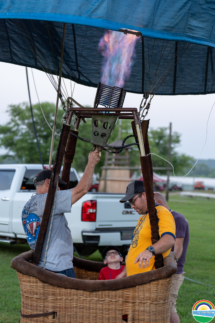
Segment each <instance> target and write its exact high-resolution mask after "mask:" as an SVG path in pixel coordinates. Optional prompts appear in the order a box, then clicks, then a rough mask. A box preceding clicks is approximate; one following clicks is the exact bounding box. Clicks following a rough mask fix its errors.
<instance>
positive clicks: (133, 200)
mask: <svg viewBox="0 0 215 323" xmlns="http://www.w3.org/2000/svg"><path fill="white" fill-rule="evenodd" d="M141 195H142V194H139V195H138V196H136V197H135V198H134V199H132V200H130V201H128V202H129V203H130V205H134V204H135V201H136V200H137V199H138V197H141Z"/></svg>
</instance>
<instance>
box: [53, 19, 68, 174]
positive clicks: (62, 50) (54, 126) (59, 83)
mask: <svg viewBox="0 0 215 323" xmlns="http://www.w3.org/2000/svg"><path fill="white" fill-rule="evenodd" d="M65 31H66V24H64V25H63V39H62V45H61V59H60V71H59V80H58V90H57V100H56V108H55V117H54V125H53V131H52V141H51V148H50V155H49V169H51V164H52V153H53V148H54V135H55V129H56V121H57V111H58V103H59V93H60V87H61V76H62V66H63V52H64V41H65Z"/></svg>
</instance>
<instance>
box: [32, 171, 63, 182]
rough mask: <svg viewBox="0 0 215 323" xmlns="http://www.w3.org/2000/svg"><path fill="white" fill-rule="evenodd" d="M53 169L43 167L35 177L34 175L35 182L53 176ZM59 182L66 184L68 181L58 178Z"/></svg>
mask: <svg viewBox="0 0 215 323" xmlns="http://www.w3.org/2000/svg"><path fill="white" fill-rule="evenodd" d="M51 174H52V171H51V169H43V170H41V171H40V172H39V173H38V174H37V175H36V176H35V177H34V183H37V182H40V181H44V180H45V179H47V178H49V179H50V178H51ZM58 183H59V184H62V185H66V184H67V183H66V182H64V181H62V179H60V177H59V179H58Z"/></svg>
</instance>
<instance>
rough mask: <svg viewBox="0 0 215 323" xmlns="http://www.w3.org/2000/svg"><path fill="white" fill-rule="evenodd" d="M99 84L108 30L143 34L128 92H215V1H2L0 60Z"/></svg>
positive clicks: (85, 82) (0, 3)
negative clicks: (102, 42) (101, 43)
mask: <svg viewBox="0 0 215 323" xmlns="http://www.w3.org/2000/svg"><path fill="white" fill-rule="evenodd" d="M64 23H66V35H65V49H64V60H63V76H64V77H65V78H68V79H71V80H74V81H76V82H78V83H80V84H84V85H87V86H93V87H97V85H98V82H99V81H100V77H101V62H102V55H101V53H100V51H99V50H98V43H99V40H100V39H101V38H102V37H103V35H104V33H105V32H106V30H107V29H109V30H115V31H118V30H119V29H122V28H124V29H131V30H135V31H139V32H140V33H141V34H142V37H139V40H138V42H137V44H136V57H135V61H134V65H133V67H132V71H131V75H130V78H129V79H128V80H127V81H126V82H125V86H124V89H125V90H127V91H130V92H134V93H145V92H148V93H154V94H159V95H175V94H207V93H214V92H215V74H214V73H215V52H214V47H215V2H214V1H213V0H198V1H197V0H196V1H195V0H180V1H173V0H150V1H149V0H138V1H137V0H124V1H122V0H88V1H86V0H79V1H77V0H76V1H74V0H69V1H68V0H61V1H59V0H58V1H57V0H55V1H53V0H49V1H47V0H46V1H44V0H43V1H42V0H37V1H35V0H31V1H27V0H23V1H18V0H8V1H3V0H1V1H0V61H2V62H8V63H13V64H18V65H23V66H29V67H33V68H37V69H40V70H43V71H45V72H47V73H52V74H56V75H58V74H59V62H60V56H61V42H62V35H63V25H64Z"/></svg>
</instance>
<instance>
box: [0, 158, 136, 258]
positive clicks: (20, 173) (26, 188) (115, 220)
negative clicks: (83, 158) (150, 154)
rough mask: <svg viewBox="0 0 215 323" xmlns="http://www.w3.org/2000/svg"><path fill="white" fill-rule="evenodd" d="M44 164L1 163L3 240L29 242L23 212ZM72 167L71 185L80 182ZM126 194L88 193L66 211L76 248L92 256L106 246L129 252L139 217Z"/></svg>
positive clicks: (0, 231)
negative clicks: (127, 200) (37, 175)
mask: <svg viewBox="0 0 215 323" xmlns="http://www.w3.org/2000/svg"><path fill="white" fill-rule="evenodd" d="M41 169H42V166H41V165H27V164H22V165H21V164H19V165H0V241H3V242H8V243H26V235H25V232H24V229H23V225H22V221H21V214H22V209H23V207H24V205H25V203H26V202H27V201H28V200H29V199H30V198H31V196H32V194H35V192H36V191H35V187H34V183H33V179H34V177H35V175H36V174H37V173H38V172H39V171H40V170H41ZM78 180H79V179H78V176H77V173H76V171H75V169H71V173H70V183H69V187H70V188H73V187H75V186H76V185H77V183H78ZM122 196H123V194H109V193H98V192H96V193H93V194H92V193H87V194H86V195H84V196H83V197H82V198H81V199H80V200H79V201H78V202H76V203H75V204H74V205H73V206H72V212H70V213H65V216H66V218H67V221H68V226H69V228H70V230H71V232H72V238H73V242H74V246H75V248H76V250H77V251H78V252H79V253H80V254H81V255H86V256H87V255H90V254H91V253H93V252H94V251H95V250H97V249H99V250H102V249H103V248H104V247H105V246H108V245H115V246H118V247H119V249H120V250H121V252H122V254H125V253H126V252H127V249H128V245H130V243H131V238H132V234H133V230H134V228H135V226H136V224H137V221H138V219H139V215H138V213H136V212H135V211H134V210H133V209H131V207H130V204H129V203H119V200H120V199H121V198H122Z"/></svg>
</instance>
